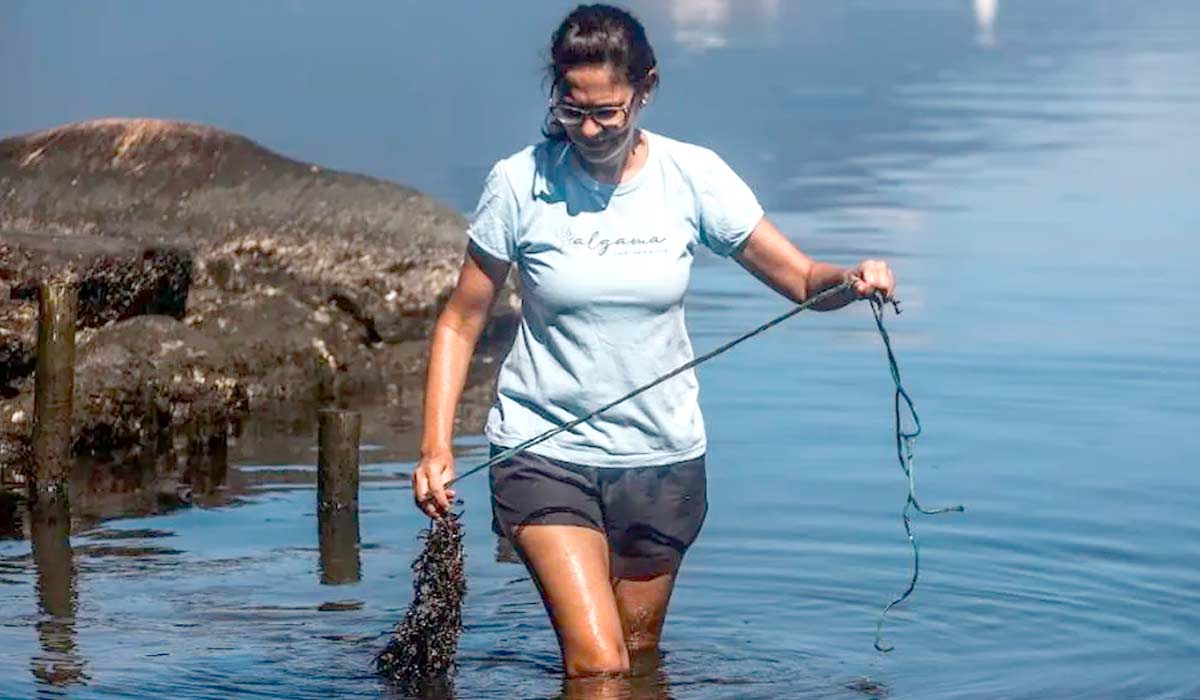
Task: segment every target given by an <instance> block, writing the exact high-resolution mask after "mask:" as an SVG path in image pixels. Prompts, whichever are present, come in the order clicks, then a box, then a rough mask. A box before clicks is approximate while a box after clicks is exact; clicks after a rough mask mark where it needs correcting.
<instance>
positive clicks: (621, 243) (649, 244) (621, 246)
mask: <svg viewBox="0 0 1200 700" xmlns="http://www.w3.org/2000/svg"><path fill="white" fill-rule="evenodd" d="M558 237H559V239H560V240H561V241H562V244H563V250H564V252H568V253H569V252H572V251H586V252H589V253H592V254H594V255H597V256H604V255H646V254H650V253H661V252H663V251H665V250H666V246H665V245H664V244H665V243H666V242H667V239H666V238H663V237H662V236H658V235H649V236H647V235H645V234H642V235H637V236H626V235H611V234H608V233H605V232H602V231H600V230H599V229H597V228H594V227H589V226H579V227H576V228H572V227H571V226H570V225H569V224H568V225H566V226H563V227H562V230H561V231H559V234H558Z"/></svg>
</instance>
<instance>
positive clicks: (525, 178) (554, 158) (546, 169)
mask: <svg viewBox="0 0 1200 700" xmlns="http://www.w3.org/2000/svg"><path fill="white" fill-rule="evenodd" d="M566 149H567V144H566V142H564V141H558V140H554V139H546V140H544V141H540V142H538V143H534V144H530V145H528V146H526V147H524V148H522V149H521V150H519V151H517V152H515V153H512V154H510V155H508V156H505V157H503V158H501V159H500V160H498V161H496V163H495V164H494V165H493V166H492V171H493V174H496V173H501V174H503V176H504V178H505V179H506V180H507V181H508V183H509V184H510V185H511V186H512V188H513V191H514V192H515V193H522V192H526V193H535V194H536V192H537V190H538V183H539V182H545V181H546V180H548V179H551V178H552V177H553V172H554V170H555V169H556V168H558V167H560V166H561V165H562V163H563V160H564V157H565V156H566Z"/></svg>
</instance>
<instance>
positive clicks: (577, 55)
mask: <svg viewBox="0 0 1200 700" xmlns="http://www.w3.org/2000/svg"><path fill="white" fill-rule="evenodd" d="M550 55H551V64H550V66H549V70H550V78H551V81H552V88H551V100H552V101H551V106H550V110H549V115H548V118H547V121H546V127H545V135H546V139H545V140H544V141H542V142H541V143H539V144H537V145H535V146H530V147H528V148H526V149H524V150H522V151H520V152H519V153H517V154H515V155H513V156H511V157H509V158H505V159H504V160H501V161H500V162H498V163H496V165H495V166H494V167H493V168H492V170H491V172H490V174H489V175H488V177H487V181H486V184H485V185H484V191H483V196H482V197H481V198H480V201H479V207H478V209H477V210H476V212H475V217H474V220H473V222H472V224H471V226H470V229H469V231H468V236H469V239H470V240H469V245H468V253H467V255H466V257H465V259H464V261H463V266H462V271H461V273H460V277H459V280H458V286H457V288H456V289H455V290H454V292H453V294H452V296H451V297H450V300H449V302H448V304H447V306H446V309H445V311H444V312H443V313H442V315H441V317H440V318H439V319H438V322H437V325H436V328H435V330H434V333H433V340H432V348H431V355H430V363H429V374H428V379H427V385H426V389H425V410H424V421H425V422H424V429H423V438H422V447H421V460H420V463H419V464H418V466H417V468H416V470H415V472H414V474H413V493H414V497H415V500H416V502H417V505H418V507H420V508H422V509H423V510H424V511H425V513H427V514H428V515H429V516H430V517H439V516H440V515H442V514H444V513H446V512H447V511H448V510H449V508H450V501H451V500H452V499H453V498H454V491H453V489H446V488H445V487H444V484H446V482H448V481H449V480H451V479H452V478H453V477H454V456H453V454H452V453H451V447H450V445H451V438H452V432H453V423H454V412H455V408H456V406H457V404H458V401H459V399H460V397H461V394H462V387H463V384H464V381H465V379H466V373H467V366H468V364H469V362H470V358H471V355H472V353H473V352H474V348H475V344H476V341H477V340H478V338H479V335H480V332H481V331H482V329H483V327H484V325H485V323H486V320H487V316H488V314H489V312H490V310H491V307H492V303H493V301H494V300H495V298H496V294H497V290H499V289H500V288H501V286H502V285H503V283H504V280H505V277H506V275H507V274H508V272H509V268H510V267H515V268H516V271H517V274H519V275H520V281H521V293H522V306H521V322H520V327H519V330H518V333H517V337H516V340H515V342H514V344H513V347H512V349H511V351H510V352H509V354H508V357H507V358H506V359H505V361H504V364H503V366H502V367H501V369H500V376H499V384H498V396H497V399H496V402H495V404H494V405H493V407H492V409H491V413H490V414H489V416H488V421H487V428H486V435H487V437H488V438H489V440H490V441H491V443H492V445H493V448H492V449H493V454H495V451H497V450H498V449H503V448H505V447H511V446H514V445H517V444H519V443H520V442H522V441H523V440H526V439H528V438H531V437H533V436H535V435H538V434H540V433H543V432H545V431H547V430H549V429H551V428H554V427H557V426H559V425H561V424H563V423H567V422H569V421H571V420H573V419H575V418H578V417H579V416H583V415H586V414H587V413H589V412H590V411H592V410H593V409H594V408H595V407H597V406H601V405H603V404H605V403H607V402H609V401H612V400H613V399H615V398H616V397H618V396H622V395H623V394H625V393H627V392H629V391H631V390H632V389H634V388H636V387H639V386H641V385H643V384H645V383H647V382H649V381H651V380H653V379H655V378H657V377H659V376H660V375H662V374H664V373H666V372H667V371H669V370H671V369H674V368H675V367H678V366H679V365H682V364H684V363H686V362H687V361H689V360H691V359H692V357H693V355H692V347H691V343H690V341H689V339H688V336H687V331H686V328H685V326H684V314H683V298H684V292H685V290H686V289H687V284H688V276H689V274H690V271H691V264H692V256H693V253H694V251H695V249H696V248H697V247H700V246H704V247H707V248H709V249H710V250H712V251H713V252H715V253H717V254H718V255H721V256H728V257H732V258H733V259H734V260H736V261H737V262H738V264H740V265H741V266H742V267H744V268H745V269H746V270H748V271H749V272H750V273H751V274H753V275H754V276H755V277H757V278H759V279H760V280H762V281H763V282H764V283H766V284H767V285H769V286H770V287H771V288H773V289H775V290H776V291H778V292H779V293H781V294H783V295H784V296H786V297H788V298H789V299H792V300H794V301H797V302H799V301H803V300H804V299H807V298H809V297H811V296H813V295H814V294H817V293H819V292H820V291H822V290H824V289H827V288H829V287H833V286H836V285H839V284H841V283H842V282H844V281H848V280H853V281H854V282H855V284H854V287H853V289H854V291H853V293H849V294H846V295H845V296H844V297H843V298H834V299H832V300H830V301H829V302H828V303H827V304H826V305H825V306H824V307H823V308H824V309H832V308H837V307H840V306H844V305H846V304H848V303H850V302H851V301H852V300H853V298H854V294H857V295H859V296H866V295H869V294H873V293H875V292H882V293H883V294H885V295H891V293H892V291H893V287H894V281H893V278H892V273H891V271H890V270H889V269H888V266H887V265H886V264H884V263H883V262H879V261H875V260H866V261H863V262H862V263H860V264H859V265H857V266H856V267H854V268H842V267H838V266H835V265H830V264H827V263H823V262H817V261H814V260H813V259H811V258H809V257H808V256H807V255H805V254H804V253H803V252H802V251H800V250H799V249H798V248H797V247H796V246H795V245H793V244H792V243H791V242H790V241H789V240H788V239H787V238H786V237H785V236H784V235H783V234H782V233H780V232H779V231H778V230H777V229H776V228H775V226H773V225H772V224H771V222H770V221H768V220H767V219H766V218H764V217H763V210H762V207H761V206H759V204H758V201H757V200H756V199H755V197H754V194H753V193H752V192H751V191H750V189H749V188H748V187H747V186H746V184H745V183H744V182H743V181H742V180H741V179H740V178H739V177H738V176H737V175H736V174H735V173H734V172H733V171H732V170H731V169H730V168H729V167H728V166H727V165H726V164H725V163H724V162H723V161H722V160H721V159H720V158H719V157H718V156H717V155H716V154H714V153H713V152H712V151H710V150H708V149H706V148H702V147H700V146H695V145H691V144H687V143H683V142H681V141H676V140H673V139H670V138H667V137H666V136H661V135H658V134H653V133H650V132H648V131H646V130H645V129H640V128H638V119H639V117H640V116H641V113H642V110H643V109H644V108H645V107H646V105H648V104H649V102H650V99H651V97H652V95H653V93H654V89H655V87H656V86H657V84H658V78H659V74H658V68H657V66H656V63H655V58H654V51H653V49H652V48H651V46H650V43H649V42H648V41H647V39H646V34H645V31H644V29H643V28H642V25H641V24H640V23H639V22H638V21H637V20H636V19H634V18H633V17H632V16H631V15H629V14H628V13H627V12H625V11H623V10H620V9H617V8H614V7H610V6H606V5H587V6H580V7H579V8H577V9H576V10H575V11H573V12H572V13H571V14H570V15H569V16H568V17H567V18H566V19H565V20H564V21H563V23H562V25H561V26H560V27H559V28H558V30H557V31H556V32H555V33H554V36H553V39H552V44H551V51H550ZM697 394H698V391H697V384H696V377H695V374H694V373H693V372H691V371H688V372H686V373H684V374H681V375H679V376H677V377H674V378H672V379H671V380H669V381H667V382H665V383H663V384H662V385H660V386H657V387H655V388H654V389H652V390H650V391H648V392H646V393H644V394H641V395H639V396H638V397H636V398H634V399H632V400H630V401H626V402H624V403H621V404H619V405H617V406H616V407H614V408H612V409H611V410H609V411H606V412H604V413H602V414H600V415H599V416H597V417H595V418H593V419H592V420H590V421H587V422H585V423H583V424H582V425H580V426H578V427H577V428H575V429H573V430H570V431H566V432H563V433H560V434H558V435H556V436H555V437H553V438H552V439H550V440H548V441H546V442H543V443H541V444H538V445H536V446H534V447H533V448H530V449H529V450H528V451H527V452H524V453H520V454H518V455H517V456H515V457H513V458H511V459H509V460H506V461H504V462H501V463H500V464H498V465H496V466H494V467H492V470H491V487H492V512H493V528H494V529H495V530H496V532H497V533H498V534H502V535H504V536H506V537H507V538H509V539H510V540H511V541H512V542H513V544H514V545H515V547H516V549H517V551H518V552H519V553H520V555H521V557H522V559H523V560H524V562H525V565H526V566H527V567H528V569H529V572H530V574H531V576H532V577H533V580H534V581H535V582H536V584H537V586H538V589H539V590H540V591H541V595H542V599H543V601H544V602H545V605H546V611H547V612H548V613H549V616H550V620H551V622H552V623H553V625H554V630H555V632H556V633H557V635H558V641H559V645H560V647H561V650H562V659H563V668H564V671H565V672H566V674H567V676H568V677H578V676H587V675H594V674H605V673H622V672H625V671H628V670H629V668H630V659H631V657H633V656H637V655H638V653H639V652H643V651H654V650H656V649H657V645H658V640H659V635H660V633H661V632H662V628H663V620H664V618H665V616H666V612H667V603H668V601H669V600H670V598H671V590H672V588H673V586H674V583H675V575H676V573H677V571H678V569H679V565H680V562H681V561H682V559H683V555H684V553H685V552H686V551H687V548H688V547H689V546H690V545H691V544H692V542H693V541H694V540H695V538H696V535H697V534H698V533H699V531H700V526H701V524H702V523H703V521H704V516H705V512H706V510H707V507H708V506H707V499H706V494H705V471H704V470H705V464H704V457H705V449H706V442H705V433H704V423H703V419H702V417H701V415H700V408H699V404H698V401H697Z"/></svg>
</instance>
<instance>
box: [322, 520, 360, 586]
mask: <svg viewBox="0 0 1200 700" xmlns="http://www.w3.org/2000/svg"><path fill="white" fill-rule="evenodd" d="M317 531H318V533H317V534H318V537H319V538H320V545H321V561H320V567H319V568H320V573H321V583H323V584H325V585H330V586H334V585H338V584H343V583H357V582H358V581H359V579H361V578H362V562H361V560H360V558H359V533H358V511H357V510H350V511H347V510H333V509H318V513H317Z"/></svg>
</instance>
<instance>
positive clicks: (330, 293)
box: [0, 119, 516, 454]
mask: <svg viewBox="0 0 1200 700" xmlns="http://www.w3.org/2000/svg"><path fill="white" fill-rule="evenodd" d="M0 230H6V231H10V232H13V231H17V232H20V233H9V234H7V235H5V236H3V238H0V284H2V285H3V287H7V291H8V292H9V293H7V294H6V293H4V292H5V291H6V290H5V289H4V288H3V287H0V433H6V434H7V435H8V437H7V438H5V439H6V440H8V443H9V444H10V445H13V446H19V445H20V443H21V440H22V436H27V434H28V429H29V425H30V422H31V417H30V415H29V412H30V409H31V405H32V399H31V392H32V384H33V381H32V377H31V376H30V372H31V370H32V369H33V366H32V362H33V360H32V355H31V343H32V333H33V328H34V326H33V323H34V320H35V318H34V317H35V315H36V304H35V303H34V302H33V301H32V300H31V299H30V298H29V296H30V295H29V290H31V289H32V288H33V287H32V285H33V282H34V281H35V280H36V279H38V278H39V277H41V276H45V275H46V274H50V273H52V272H55V271H56V270H58V269H59V268H62V267H63V266H64V265H66V264H67V262H68V260H67V259H68V258H69V259H70V266H71V267H74V268H75V269H76V270H77V271H78V272H79V273H80V275H81V276H80V279H81V281H82V283H83V284H84V286H83V287H81V299H82V300H83V301H82V304H83V308H82V312H81V317H80V319H81V328H84V329H85V330H83V331H81V333H82V335H81V336H80V355H79V362H78V367H77V386H76V408H77V411H76V420H77V423H78V435H77V447H78V448H80V449H86V450H96V451H102V450H105V449H111V448H113V446H119V445H128V444H137V443H139V442H145V441H148V440H150V439H152V437H153V433H154V432H155V431H162V430H164V429H165V427H172V428H178V427H179V426H181V425H185V424H187V425H191V424H198V423H200V422H204V421H208V422H210V423H211V424H212V425H214V426H220V425H224V424H225V423H226V422H228V421H229V420H231V419H232V418H233V417H235V415H234V414H236V413H238V412H244V411H246V410H250V411H258V412H260V413H261V412H263V411H266V412H268V413H269V412H270V411H272V410H280V411H282V410H285V409H286V410H287V411H295V410H296V408H297V406H308V407H310V408H311V407H312V406H314V405H316V404H317V403H321V402H331V401H341V402H343V403H345V402H347V401H358V400H359V399H361V398H362V397H364V396H366V395H368V394H374V395H376V396H378V397H381V398H385V399H386V400H388V401H390V402H393V403H397V402H403V403H404V404H405V408H406V411H405V412H406V414H407V415H409V416H412V415H413V414H414V413H415V411H416V410H417V409H418V408H419V405H418V404H419V402H418V401H414V400H413V397H416V396H419V385H420V383H421V381H422V374H423V368H424V363H425V347H426V343H427V338H428V333H429V329H430V327H431V325H432V322H433V320H434V319H435V318H436V315H437V313H438V311H439V310H440V308H441V306H442V304H443V303H444V302H445V300H446V298H447V297H448V295H449V293H450V291H451V290H452V288H453V285H454V283H455V281H456V278H457V271H458V268H459V265H460V264H461V260H462V255H463V251H464V243H465V236H464V230H465V221H464V220H463V218H462V217H461V216H460V215H459V214H458V213H457V212H455V211H453V210H451V209H450V208H448V207H446V206H444V205H442V204H440V203H438V202H436V201H434V200H432V199H430V198H428V197H425V196H424V195H421V194H420V193H418V192H417V191H415V190H413V189H411V188H408V187H403V186H401V185H397V184H393V183H389V182H385V181H383V180H378V179H374V178H370V177H364V176H361V175H354V174H350V173H342V172H337V171H333V170H329V169H325V168H322V167H319V166H316V165H310V164H307V163H302V162H299V161H295V160H292V159H289V158H286V157H284V156H281V155H278V154H275V153H272V152H271V151H269V150H267V149H265V148H263V147H261V146H259V145H257V144H255V143H253V142H252V141H249V140H248V139H245V138H243V137H241V136H237V135H234V134H229V133H226V132H222V131H219V130H217V129H213V128H210V127H205V126H199V125H194V124H184V123H179V122H167V121H159V120H144V119H129V120H116V119H110V120H98V121H91V122H83V123H79V124H70V125H66V126H62V127H59V128H55V129H51V130H48V131H43V132H38V133H35V134H29V135H24V136H18V137H14V138H9V139H5V140H2V141H0ZM184 268H188V269H189V270H190V273H189V274H183V270H184ZM88 280H92V282H91V284H93V285H94V286H93V287H88V286H87V284H89V282H88ZM88 289H94V290H97V291H96V292H95V293H88V292H87V290H88ZM13 290H15V291H16V296H17V297H18V299H16V300H10V299H9V296H10V295H11V292H12V291H13ZM515 309H516V300H515V297H514V296H513V295H511V294H509V295H506V296H505V297H504V298H503V299H502V300H501V302H500V304H499V305H498V310H497V313H496V315H495V318H496V319H497V320H496V321H495V322H494V323H493V324H492V325H491V326H490V327H489V329H488V331H487V334H486V336H485V344H484V346H483V347H482V348H481V353H480V354H479V355H478V358H479V362H478V363H477V364H476V366H475V368H473V370H472V373H471V380H470V382H471V385H472V387H473V388H469V390H468V394H470V395H475V394H479V395H480V396H482V395H483V394H486V393H487V391H486V385H487V384H488V383H489V381H490V379H491V377H492V376H493V375H494V372H493V371H492V369H493V368H494V364H492V362H493V361H494V355H495V354H496V353H498V352H500V351H502V350H503V347H504V345H505V344H506V343H507V342H508V341H509V340H510V339H511V331H512V328H513V321H514V320H515V318H516V315H515V314H516V311H515ZM146 314H153V315H152V316H146ZM163 314H166V315H168V316H174V317H176V318H179V319H181V320H178V321H176V320H173V319H171V318H167V317H166V316H163ZM89 326H98V328H96V329H94V330H89V329H87V328H88V327H89ZM189 353H191V354H189ZM196 353H200V354H196ZM480 387H483V389H480ZM475 403H480V404H481V405H484V406H486V403H488V401H487V400H486V397H484V400H482V401H475ZM188 407H190V408H188ZM463 415H464V416H465V417H466V420H469V421H472V423H474V422H477V421H480V420H482V417H481V416H482V412H481V411H476V410H472V411H464V413H463ZM472 427H477V426H473V425H472ZM188 429H189V430H191V428H188ZM18 451H19V450H18V449H17V447H14V448H13V450H10V452H13V453H14V454H15V453H16V452H18Z"/></svg>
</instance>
